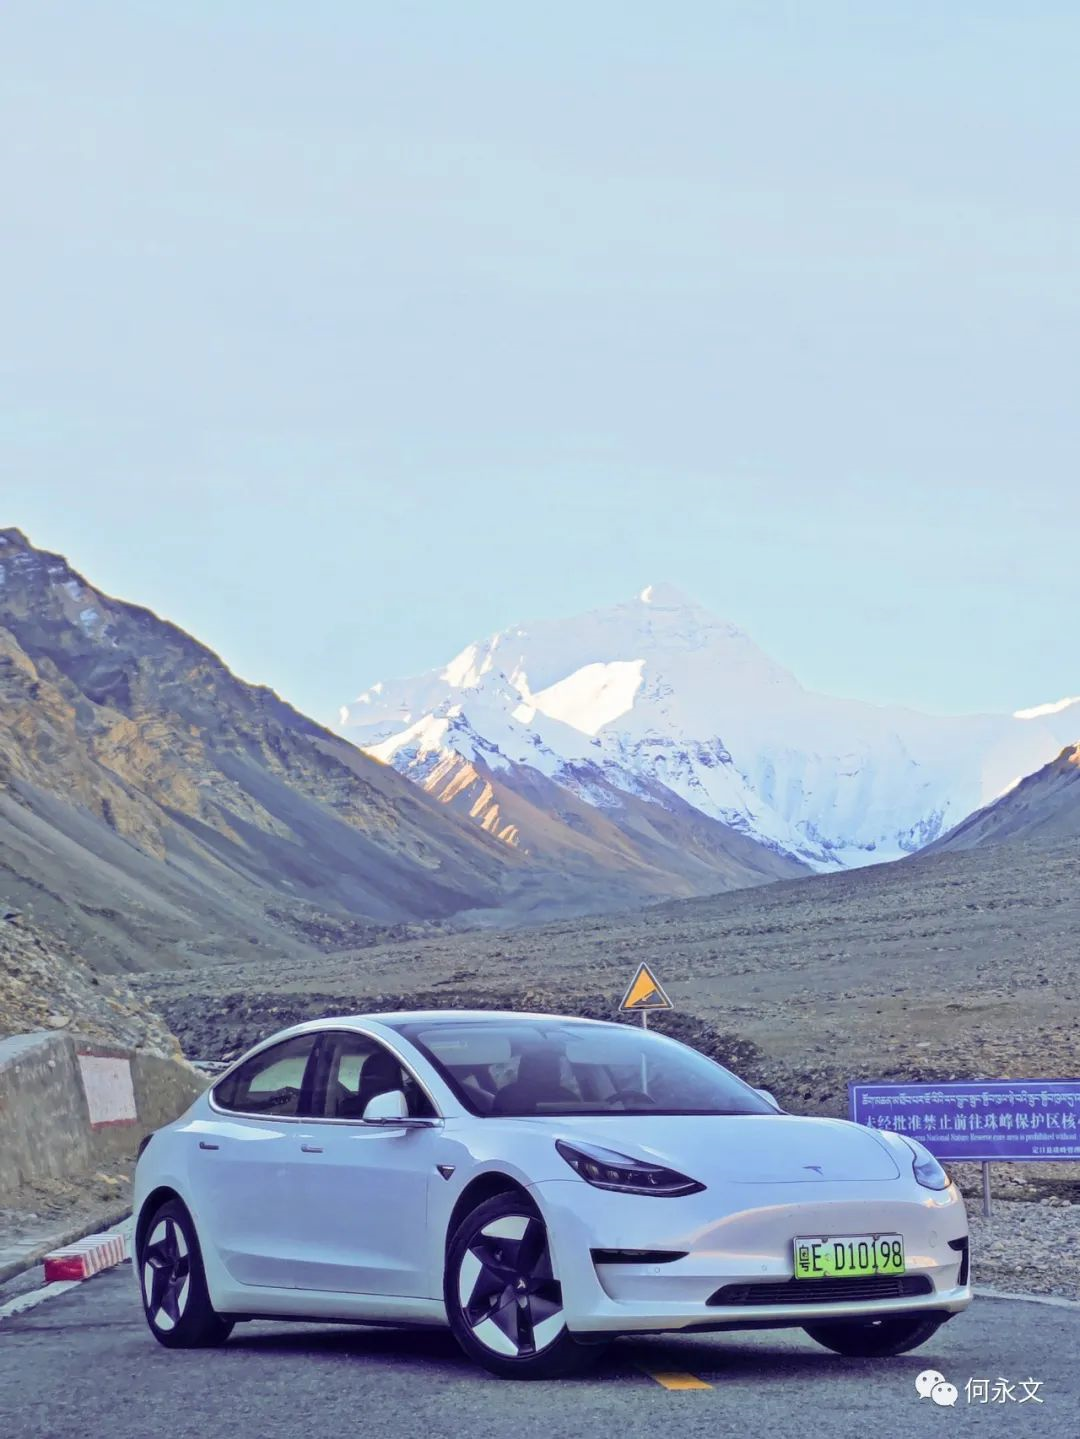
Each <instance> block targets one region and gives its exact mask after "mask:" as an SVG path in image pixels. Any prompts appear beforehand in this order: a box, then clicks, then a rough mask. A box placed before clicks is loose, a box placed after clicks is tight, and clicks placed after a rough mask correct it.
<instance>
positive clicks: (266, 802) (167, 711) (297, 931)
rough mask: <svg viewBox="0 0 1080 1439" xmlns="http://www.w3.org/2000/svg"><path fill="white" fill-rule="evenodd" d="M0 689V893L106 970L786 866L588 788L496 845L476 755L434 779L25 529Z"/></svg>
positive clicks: (3, 615)
mask: <svg viewBox="0 0 1080 1439" xmlns="http://www.w3.org/2000/svg"><path fill="white" fill-rule="evenodd" d="M0 704H2V706H3V710H4V719H5V723H4V726H3V728H2V729H0V890H2V891H3V894H4V897H5V899H6V900H7V901H8V902H9V903H11V904H13V905H15V906H16V907H19V908H22V909H25V910H27V911H28V913H31V914H32V915H33V918H34V920H35V922H37V923H39V924H41V925H42V926H43V927H44V928H45V929H48V930H51V931H52V932H54V933H55V934H56V935H57V937H58V939H60V940H61V941H63V942H65V943H67V944H69V945H71V946H72V947H73V948H77V949H79V950H80V952H85V955H86V957H87V958H88V960H89V961H90V962H92V963H94V964H96V965H97V966H98V967H99V968H102V969H111V970H129V969H140V968H145V967H174V966H183V965H185V964H190V963H201V962H206V960H207V959H211V960H213V961H215V962H217V961H219V960H226V961H228V960H235V959H243V958H250V957H251V956H252V953H256V954H258V953H265V952H267V951H268V950H272V951H274V952H275V953H277V954H278V955H279V956H281V957H283V958H286V959H289V960H295V961H296V962H302V961H303V958H304V956H305V955H309V954H310V953H311V950H312V944H313V943H314V944H315V946H316V947H320V946H325V944H326V943H327V942H330V941H329V940H328V938H327V937H328V936H334V935H337V936H338V937H339V941H340V943H341V944H342V945H348V944H350V943H352V944H355V943H363V942H369V941H370V938H371V936H372V935H373V934H374V933H376V932H378V931H380V930H387V929H393V928H395V927H399V926H402V925H404V926H406V927H408V926H409V925H420V926H421V927H423V926H430V925H432V924H435V925H443V924H449V925H474V924H492V923H504V924H515V923H520V922H523V921H527V922H532V921H533V920H535V919H537V918H552V917H556V916H558V915H560V914H581V913H588V912H596V911H604V910H611V909H618V908H626V907H634V906H638V905H641V904H643V903H646V902H649V901H650V900H654V899H662V898H668V897H672V896H677V895H694V894H700V893H706V892H711V891H712V890H715V889H717V888H725V887H727V886H729V885H732V884H739V883H762V882H765V881H767V880H769V879H772V878H775V877H778V876H783V875H785V874H790V873H792V872H798V870H797V869H796V870H793V869H792V868H791V865H790V862H788V861H784V860H780V859H778V858H777V857H776V856H774V855H771V854H770V853H769V852H768V851H765V850H763V849H761V847H759V846H756V845H754V844H752V843H751V842H748V841H746V840H745V839H743V838H742V837H740V836H734V837H733V838H731V842H730V845H729V844H728V838H729V836H728V832H727V831H726V830H725V829H724V828H723V827H722V826H720V825H718V824H716V823H715V822H711V821H708V822H705V828H704V829H703V827H702V823H701V820H700V817H699V816H696V815H694V816H689V817H688V822H687V830H688V832H689V831H690V830H693V831H694V833H695V836H696V838H695V841H694V843H695V844H696V850H695V849H694V846H693V845H688V844H686V843H684V842H683V840H684V836H683V835H682V834H678V833H677V834H674V835H665V834H664V833H663V832H662V831H663V829H664V828H665V827H667V828H669V829H670V828H671V827H672V821H671V817H670V815H668V814H667V813H666V812H665V813H660V812H659V811H657V815H656V818H657V819H658V820H659V821H660V822H661V823H660V824H659V826H657V825H650V823H649V820H650V816H649V814H648V813H647V812H646V811H645V807H644V806H641V807H639V811H638V812H636V813H635V815H634V816H633V822H632V823H623V824H622V826H621V827H620V826H618V825H614V824H612V823H611V822H610V821H609V820H608V819H606V818H605V817H604V816H603V815H600V814H597V813H596V812H595V810H594V809H585V808H584V807H581V809H580V812H578V813H577V814H575V815H574V816H569V817H568V821H567V822H566V823H563V822H561V821H559V822H552V823H551V824H550V826H549V828H550V831H551V832H550V833H549V834H548V833H543V831H544V829H545V825H547V821H546V819H545V818H544V816H543V815H542V814H541V813H540V811H539V810H536V809H535V807H534V809H533V811H531V812H530V813H531V814H532V816H533V821H534V822H533V825H532V828H533V830H534V831H536V832H535V833H534V834H533V836H532V843H531V847H530V846H527V845H523V844H519V843H515V842H510V841H511V839H514V838H515V836H513V835H509V834H506V833H499V832H497V833H494V834H493V833H490V832H488V830H486V829H485V828H484V826H483V825H480V824H476V823H475V822H474V820H473V818H472V817H470V815H469V814H468V812H467V811H468V810H471V809H473V808H475V806H476V804H477V802H478V801H480V802H481V809H484V808H485V807H487V806H488V803H489V802H488V800H487V799H485V798H484V785H485V784H486V783H487V777H486V776H484V775H481V774H480V773H479V771H477V772H476V773H474V774H472V775H461V774H459V775H457V776H452V777H451V779H452V780H453V784H454V786H456V789H455V790H454V792H453V793H450V794H446V793H440V794H428V793H425V792H424V791H423V790H422V789H421V788H418V787H417V786H416V785H415V784H413V783H411V782H410V780H409V779H407V778H405V777H403V776H401V775H400V774H398V773H397V772H396V771H395V769H394V768H393V767H392V766H389V765H386V764H385V763H382V762H380V761H379V760H378V759H376V758H372V757H371V756H368V755H366V754H364V753H363V752H362V751H361V750H360V749H358V748H357V747H356V746H355V745H353V744H352V743H351V742H350V741H349V740H348V739H345V738H343V737H341V736H340V735H337V734H335V733H333V732H332V731H331V730H329V729H327V728H325V727H323V726H321V725H319V724H317V723H316V722H315V721H314V720H311V719H309V718H308V717H307V716H305V715H303V714H301V713H300V712H299V711H297V710H295V709H294V708H293V707H292V706H291V705H289V704H288V703H287V702H286V701H285V700H283V699H281V698H280V697H279V696H278V695H277V694H275V693H274V691H272V690H270V689H268V688H266V687H265V686H258V685H251V684H248V683H247V682H245V681H243V680H241V679H239V678H238V677H237V676H236V675H234V674H233V673H232V672H231V671H230V670H229V669H228V667H227V666H226V665H225V664H224V663H223V662H222V661H221V660H220V658H219V657H218V656H217V655H216V654H214V652H213V651H212V650H210V649H209V648H208V647H207V646H206V645H204V644H202V642H201V641H199V640H197V639H195V638H194V637H192V636H191V635H188V634H187V633H185V632H184V631H183V630H182V629H180V628H179V627H178V626H176V625H173V624H172V623H170V622H169V621H167V620H163V619H160V618H159V617H158V616H157V615H155V614H154V613H153V612H152V611H151V610H148V609H146V608H144V607H142V606H139V605H136V604H132V603H130V602H128V601H122V600H116V599H113V598H111V597H110V596H108V595H107V594H105V593H104V592H103V591H102V590H100V589H97V588H96V587H95V586H94V585H92V584H91V583H90V582H89V581H88V580H86V579H85V578H84V577H83V576H82V575H81V574H79V573H78V572H77V571H76V570H74V569H73V568H72V566H71V565H70V564H69V563H68V562H67V560H66V559H65V558H64V557H63V556H62V555H58V554H55V553H52V552H51V551H46V550H41V549H37V548H35V547H34V546H33V545H32V544H31V542H30V541H29V540H28V539H27V538H26V536H25V535H23V534H22V533H21V531H18V530H15V529H5V530H0ZM477 785H478V786H479V789H478V790H476V791H475V792H474V793H473V796H472V799H471V801H470V802H469V804H468V806H467V807H466V806H465V804H464V798H463V797H465V792H466V791H467V790H469V789H470V788H475V786H477ZM503 803H504V804H509V805H510V806H511V807H514V806H517V807H518V808H519V809H522V810H523V808H524V806H523V802H522V801H521V800H519V799H517V798H511V797H510V796H507V797H506V798H505V799H504V800H503ZM463 810H465V811H466V812H465V813H462V811H463ZM676 828H677V827H676ZM312 936H315V937H316V938H315V939H314V940H313V939H312Z"/></svg>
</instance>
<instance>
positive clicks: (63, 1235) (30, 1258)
mask: <svg viewBox="0 0 1080 1439" xmlns="http://www.w3.org/2000/svg"><path fill="white" fill-rule="evenodd" d="M130 1214H131V1205H130V1204H129V1203H128V1201H127V1200H126V1199H125V1200H120V1201H118V1202H115V1203H113V1204H107V1205H102V1207H101V1208H100V1209H97V1210H95V1211H94V1213H93V1214H92V1215H87V1216H84V1217H83V1218H82V1219H80V1220H79V1221H78V1222H77V1223H75V1224H68V1225H65V1226H64V1227H62V1228H57V1229H54V1230H51V1231H50V1232H49V1234H48V1235H47V1236H46V1237H43V1238H36V1239H34V1240H32V1241H29V1242H28V1244H27V1246H26V1248H25V1250H23V1252H22V1253H17V1255H16V1257H15V1258H13V1259H7V1260H3V1261H0V1284H6V1283H7V1282H8V1280H9V1279H17V1278H18V1277H19V1275H20V1274H25V1273H26V1271H27V1270H28V1269H33V1268H34V1266H35V1265H36V1264H40V1263H41V1262H42V1260H43V1259H44V1258H45V1256H46V1254H51V1253H52V1251H53V1250H54V1249H63V1248H64V1247H65V1246H66V1245H68V1244H75V1243H76V1242H77V1241H78V1240H80V1239H85V1238H86V1237H87V1235H88V1234H98V1233H100V1232H101V1231H102V1230H104V1229H112V1228H113V1227H114V1225H117V1224H119V1223H120V1222H121V1220H123V1219H127V1218H128V1216H129V1215H130ZM4 1248H8V1249H9V1250H16V1251H17V1250H18V1248H19V1246H18V1245H11V1246H0V1253H3V1252H4Z"/></svg>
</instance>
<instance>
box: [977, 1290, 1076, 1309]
mask: <svg viewBox="0 0 1080 1439" xmlns="http://www.w3.org/2000/svg"><path fill="white" fill-rule="evenodd" d="M972 1293H973V1294H974V1295H975V1298H976V1299H1011V1300H1013V1301H1019V1302H1020V1303H1022V1304H1049V1305H1050V1306H1051V1308H1053V1309H1080V1299H1066V1298H1065V1296H1064V1295H1063V1294H1013V1293H1010V1292H1009V1291H1008V1290H1006V1289H990V1288H988V1287H987V1286H986V1285H985V1284H977V1285H975V1286H974V1288H973V1289H972Z"/></svg>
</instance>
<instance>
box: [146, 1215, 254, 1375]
mask: <svg viewBox="0 0 1080 1439" xmlns="http://www.w3.org/2000/svg"><path fill="white" fill-rule="evenodd" d="M138 1264H139V1279H140V1287H141V1289H142V1299H143V1310H144V1312H145V1314H146V1322H147V1324H149V1326H150V1333H151V1334H152V1335H153V1336H154V1338H155V1339H156V1340H157V1341H158V1343H159V1344H164V1345H165V1347H166V1348H167V1349H196V1348H205V1347H207V1346H208V1345H212V1344H221V1343H223V1342H224V1341H225V1340H226V1339H227V1338H228V1337H229V1334H230V1332H231V1331H232V1323H231V1322H230V1321H229V1320H227V1319H222V1318H221V1316H220V1315H219V1314H218V1313H216V1311H215V1310H214V1307H213V1305H212V1304H211V1303H210V1295H209V1293H208V1292H207V1288H206V1275H205V1273H204V1271H203V1264H202V1254H201V1253H200V1251H199V1241H198V1238H197V1237H196V1234H195V1226H194V1224H192V1222H191V1215H190V1214H188V1212H187V1210H186V1209H185V1208H184V1206H183V1205H182V1204H181V1203H180V1201H179V1200H178V1199H170V1200H168V1201H167V1202H166V1203H165V1204H163V1205H162V1206H161V1207H160V1208H159V1209H158V1210H156V1211H155V1213H154V1216H153V1218H152V1219H151V1220H150V1223H149V1224H148V1225H147V1226H146V1233H145V1235H144V1237H143V1241H142V1244H141V1245H140V1247H139V1254H138Z"/></svg>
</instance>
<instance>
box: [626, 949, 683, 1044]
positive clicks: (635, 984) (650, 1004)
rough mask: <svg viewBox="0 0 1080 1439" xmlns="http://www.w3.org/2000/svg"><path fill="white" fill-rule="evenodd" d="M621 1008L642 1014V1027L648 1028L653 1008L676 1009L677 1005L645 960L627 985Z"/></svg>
mask: <svg viewBox="0 0 1080 1439" xmlns="http://www.w3.org/2000/svg"><path fill="white" fill-rule="evenodd" d="M619 1008H620V1009H622V1010H626V1011H628V1012H630V1013H632V1014H640V1015H641V1027H642V1029H648V1027H649V1011H650V1010H651V1009H674V1008H675V1006H674V1005H673V1004H672V1002H671V1000H670V999H669V998H668V996H667V994H666V992H665V990H664V986H663V985H662V984H661V983H660V981H659V980H658V979H657V977H656V975H655V974H653V972H652V970H651V969H650V968H649V966H648V965H647V964H645V963H644V962H643V963H641V964H639V965H638V967H637V973H636V974H635V975H634V977H633V979H632V980H631V981H630V983H629V985H628V986H627V989H626V993H625V994H624V995H623V997H622V1000H621V1002H620V1004H619Z"/></svg>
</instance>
